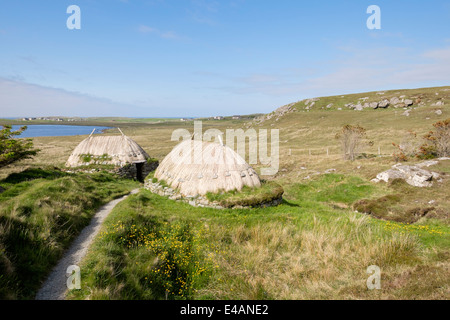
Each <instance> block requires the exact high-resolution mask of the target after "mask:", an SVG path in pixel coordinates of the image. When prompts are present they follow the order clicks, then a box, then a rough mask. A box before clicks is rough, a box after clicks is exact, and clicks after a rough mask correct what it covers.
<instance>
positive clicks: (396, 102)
mask: <svg viewBox="0 0 450 320" xmlns="http://www.w3.org/2000/svg"><path fill="white" fill-rule="evenodd" d="M389 102H390V104H392V105H396V104H399V103H400V102H401V101H400V99H399V98H397V97H393V98H392V99H391V100H390V101H389Z"/></svg>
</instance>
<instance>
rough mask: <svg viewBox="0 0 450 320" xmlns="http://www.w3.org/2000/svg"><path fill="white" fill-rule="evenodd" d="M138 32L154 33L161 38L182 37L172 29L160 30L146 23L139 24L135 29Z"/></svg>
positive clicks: (178, 38)
mask: <svg viewBox="0 0 450 320" xmlns="http://www.w3.org/2000/svg"><path fill="white" fill-rule="evenodd" d="M137 30H138V31H139V32H140V33H144V34H145V33H151V34H154V35H156V36H158V37H160V38H163V39H173V40H180V39H183V37H181V36H179V35H178V34H176V33H175V32H174V31H161V30H159V29H157V28H152V27H149V26H146V25H140V26H139V27H138V29H137Z"/></svg>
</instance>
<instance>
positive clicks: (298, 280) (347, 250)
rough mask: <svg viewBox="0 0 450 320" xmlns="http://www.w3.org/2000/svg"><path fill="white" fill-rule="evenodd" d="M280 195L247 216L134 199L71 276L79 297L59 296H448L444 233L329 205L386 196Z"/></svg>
mask: <svg viewBox="0 0 450 320" xmlns="http://www.w3.org/2000/svg"><path fill="white" fill-rule="evenodd" d="M318 189H320V190H321V192H320V193H318V192H317V191H316V190H318ZM344 190H347V192H343V191H344ZM287 191H288V192H287V195H286V199H285V201H284V203H283V204H281V205H280V206H278V207H276V208H264V209H251V210H214V209H205V208H192V207H190V206H189V205H187V204H183V203H177V202H173V201H170V200H168V199H165V198H162V197H159V196H157V195H154V194H152V193H150V192H148V191H141V193H140V194H138V195H135V196H133V197H130V198H129V199H127V200H126V201H125V202H123V203H121V204H120V205H119V206H118V207H117V208H116V209H115V210H114V211H113V212H112V213H111V215H110V216H109V217H108V219H107V221H106V223H105V225H104V228H103V231H102V234H101V236H99V237H98V238H97V239H96V241H95V243H94V245H93V247H92V250H91V251H90V253H89V255H88V257H87V258H86V259H85V261H84V263H83V265H82V266H81V270H82V275H81V276H82V279H83V281H84V282H83V286H82V290H80V291H72V293H71V294H70V296H69V298H70V299H186V298H188V299H447V298H448V292H449V291H448V290H449V288H450V281H449V277H448V267H449V259H448V258H449V256H448V248H449V244H450V243H449V239H450V234H449V232H450V228H449V227H448V225H445V224H443V223H441V222H440V221H437V220H429V221H421V222H420V223H417V224H415V225H405V224H401V223H394V222H387V221H382V220H375V219H372V218H370V217H368V216H364V215H361V214H358V213H354V212H353V211H352V210H349V209H336V208H334V207H333V206H330V205H329V204H328V202H329V199H330V198H331V199H333V200H335V201H339V202H342V203H348V204H350V203H352V202H353V201H355V200H356V199H359V198H360V197H361V195H364V196H377V195H380V194H384V193H385V190H384V189H383V188H379V187H374V186H373V185H371V184H370V183H368V182H365V181H364V180H362V179H360V178H358V177H354V176H349V177H346V176H343V175H336V174H330V175H324V176H322V177H321V178H318V179H317V180H315V181H314V182H310V183H308V184H306V185H304V184H296V185H292V186H291V187H290V188H288V190H287ZM370 265H378V266H379V267H380V268H381V270H382V275H383V276H382V290H380V291H369V290H367V287H366V280H367V277H368V275H367V274H366V270H367V267H368V266H370Z"/></svg>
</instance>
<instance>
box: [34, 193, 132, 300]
mask: <svg viewBox="0 0 450 320" xmlns="http://www.w3.org/2000/svg"><path fill="white" fill-rule="evenodd" d="M138 191H139V189H136V190H133V191H131V193H130V194H136V193H138ZM128 196H129V195H126V196H123V197H121V198H119V199H116V200H113V201H111V202H109V203H107V204H106V205H104V206H103V207H101V208H100V209H99V210H98V211H97V213H96V214H95V215H94V217H93V218H92V220H91V222H90V224H89V225H88V226H87V227H85V228H84V229H83V231H81V233H80V235H79V236H78V237H77V238H76V239H75V240H74V242H73V243H72V245H71V246H70V248H69V250H68V251H67V252H66V253H65V254H64V256H63V257H62V259H61V260H60V261H59V262H58V264H57V265H56V266H55V267H54V268H53V270H52V272H51V273H50V275H49V277H48V278H47V280H46V281H45V282H44V284H43V285H42V287H41V289H40V290H39V291H38V293H37V295H36V300H64V299H65V297H66V294H67V279H68V276H69V275H68V274H66V271H67V268H68V267H69V266H72V265H75V266H76V265H79V264H80V262H81V260H82V259H83V257H84V256H85V255H86V253H87V251H88V249H89V246H90V245H91V243H92V241H93V240H94V239H95V236H96V235H97V234H98V232H99V231H100V228H101V226H102V223H103V221H104V220H105V218H106V217H107V216H108V215H109V213H110V212H111V211H112V209H114V207H115V206H116V205H117V204H118V203H119V202H121V201H123V200H125V199H126V198H127V197H128ZM81 285H83V279H81Z"/></svg>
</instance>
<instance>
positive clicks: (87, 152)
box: [66, 134, 149, 167]
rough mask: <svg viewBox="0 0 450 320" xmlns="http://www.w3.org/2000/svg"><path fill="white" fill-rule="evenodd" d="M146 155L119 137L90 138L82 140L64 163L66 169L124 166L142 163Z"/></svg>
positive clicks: (147, 157) (134, 143)
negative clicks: (109, 165)
mask: <svg viewBox="0 0 450 320" xmlns="http://www.w3.org/2000/svg"><path fill="white" fill-rule="evenodd" d="M147 159H149V156H148V154H147V153H146V152H145V151H144V150H143V149H142V148H141V147H140V146H139V145H138V144H137V143H136V142H135V141H133V140H132V139H130V138H129V137H127V136H125V135H123V134H122V135H121V136H92V135H91V136H90V137H89V138H86V139H85V140H83V141H82V142H81V143H80V144H79V145H78V146H77V147H76V148H75V150H74V151H73V152H72V154H71V155H70V157H69V159H68V160H67V162H66V166H67V167H79V166H82V165H87V164H90V163H99V164H112V165H116V166H125V165H126V164H138V163H144V162H146V161H147Z"/></svg>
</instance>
